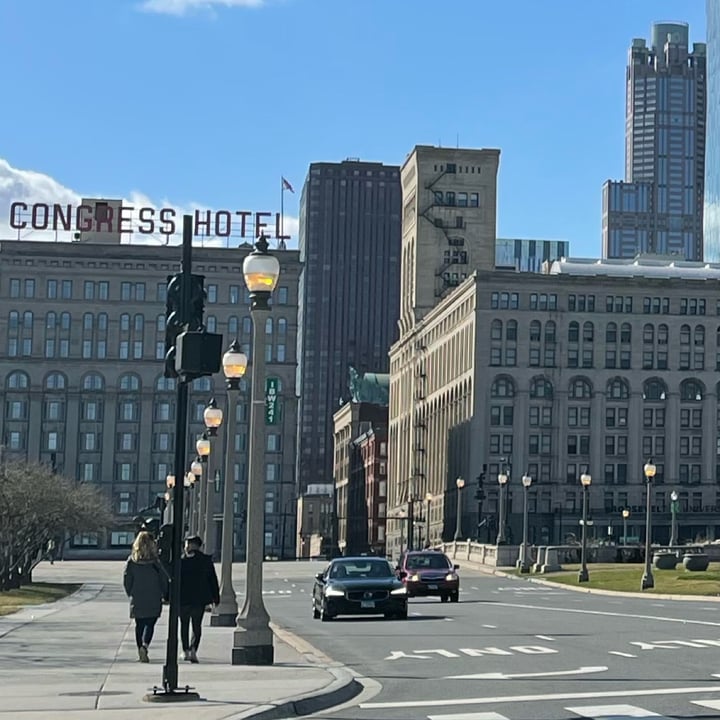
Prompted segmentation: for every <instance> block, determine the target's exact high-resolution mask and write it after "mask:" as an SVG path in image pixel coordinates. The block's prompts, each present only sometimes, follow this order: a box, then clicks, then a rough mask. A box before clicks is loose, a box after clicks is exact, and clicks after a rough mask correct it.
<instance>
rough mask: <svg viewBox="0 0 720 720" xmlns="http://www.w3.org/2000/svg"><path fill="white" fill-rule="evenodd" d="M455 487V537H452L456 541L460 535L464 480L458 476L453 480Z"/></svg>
mask: <svg viewBox="0 0 720 720" xmlns="http://www.w3.org/2000/svg"><path fill="white" fill-rule="evenodd" d="M455 487H456V488H457V508H456V509H455V512H456V518H455V537H454V538H453V539H454V540H455V542H457V541H458V540H460V538H461V537H462V491H463V488H464V487H465V480H464V479H463V478H461V477H459V478H458V479H457V480H455Z"/></svg>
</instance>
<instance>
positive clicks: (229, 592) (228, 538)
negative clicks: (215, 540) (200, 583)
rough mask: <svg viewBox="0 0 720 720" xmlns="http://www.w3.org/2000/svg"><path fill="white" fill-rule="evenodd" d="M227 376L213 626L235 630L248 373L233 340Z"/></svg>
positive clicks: (226, 356) (225, 368) (224, 362)
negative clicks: (240, 406)
mask: <svg viewBox="0 0 720 720" xmlns="http://www.w3.org/2000/svg"><path fill="white" fill-rule="evenodd" d="M222 365H223V374H224V375H225V384H226V386H227V409H228V418H227V425H226V431H225V471H224V476H225V477H224V480H225V485H224V488H223V521H222V540H221V545H220V604H219V605H218V606H217V607H215V608H214V609H213V613H212V615H211V616H210V624H211V625H213V626H215V627H233V626H234V625H235V622H236V620H237V614H238V606H237V598H236V596H235V589H234V588H233V582H232V562H233V555H234V549H235V548H234V542H233V539H234V534H235V533H234V529H235V472H234V468H233V463H232V449H233V443H234V442H235V428H236V424H237V401H238V391H239V390H240V380H241V379H242V377H243V375H245V370H247V357H246V355H245V353H243V352H241V351H240V345H239V343H238V341H237V340H233V341H232V343H231V345H230V347H229V348H228V350H227V352H226V353H225V354H224V355H223V359H222Z"/></svg>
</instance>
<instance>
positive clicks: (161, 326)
mask: <svg viewBox="0 0 720 720" xmlns="http://www.w3.org/2000/svg"><path fill="white" fill-rule="evenodd" d="M155 332H159V333H160V332H165V316H164V315H158V316H157V317H156V318H155Z"/></svg>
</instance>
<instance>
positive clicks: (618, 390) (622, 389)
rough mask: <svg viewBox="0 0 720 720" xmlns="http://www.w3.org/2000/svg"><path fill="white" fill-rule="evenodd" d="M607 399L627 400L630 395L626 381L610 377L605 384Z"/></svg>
mask: <svg viewBox="0 0 720 720" xmlns="http://www.w3.org/2000/svg"><path fill="white" fill-rule="evenodd" d="M607 397H608V400H627V399H628V398H629V397H630V388H629V387H628V384H627V381H626V380H623V379H622V378H612V380H608V384H607Z"/></svg>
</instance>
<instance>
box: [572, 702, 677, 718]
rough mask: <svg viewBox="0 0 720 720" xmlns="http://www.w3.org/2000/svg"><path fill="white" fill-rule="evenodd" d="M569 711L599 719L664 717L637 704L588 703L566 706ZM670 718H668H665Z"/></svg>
mask: <svg viewBox="0 0 720 720" xmlns="http://www.w3.org/2000/svg"><path fill="white" fill-rule="evenodd" d="M565 710H567V711H568V712H572V713H575V714H576V715H580V717H584V718H592V720H599V719H600V718H612V719H613V720H625V718H644V717H654V718H662V717H663V716H662V715H658V714H657V713H656V712H652V711H651V710H645V709H643V708H639V707H637V706H636V705H588V706H587V707H566V708H565ZM665 720H668V718H665Z"/></svg>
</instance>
